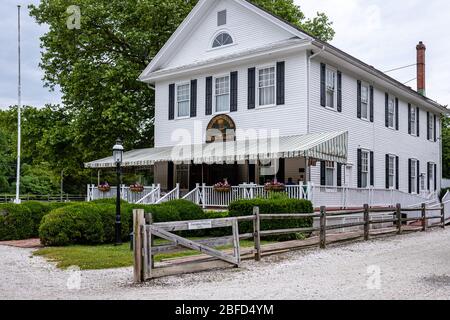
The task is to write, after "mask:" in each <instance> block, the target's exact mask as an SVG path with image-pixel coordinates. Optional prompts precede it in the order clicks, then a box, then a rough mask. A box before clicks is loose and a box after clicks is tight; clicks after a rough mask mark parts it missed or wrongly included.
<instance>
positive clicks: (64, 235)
mask: <svg viewBox="0 0 450 320" xmlns="http://www.w3.org/2000/svg"><path fill="white" fill-rule="evenodd" d="M102 212H103V211H102V209H101V207H100V206H98V205H95V204H91V203H80V204H74V205H70V206H67V207H62V208H59V209H56V210H53V211H52V212H50V213H49V214H47V215H45V216H44V218H43V219H42V223H41V226H40V227H39V237H40V239H41V243H42V244H44V245H49V246H63V245H68V244H98V243H102V242H103V241H104V230H103V223H102V216H101V213H102Z"/></svg>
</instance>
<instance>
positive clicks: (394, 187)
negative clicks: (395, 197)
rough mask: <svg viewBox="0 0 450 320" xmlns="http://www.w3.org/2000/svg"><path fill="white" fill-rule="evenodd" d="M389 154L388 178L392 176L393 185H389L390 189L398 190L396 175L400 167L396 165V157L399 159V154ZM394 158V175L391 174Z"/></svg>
mask: <svg viewBox="0 0 450 320" xmlns="http://www.w3.org/2000/svg"><path fill="white" fill-rule="evenodd" d="M388 156H389V161H388V164H389V168H388V171H389V174H388V178H390V177H392V186H389V190H396V181H395V177H396V172H397V170H398V168H397V167H396V159H397V155H395V154H388ZM391 160H392V166H393V167H392V175H391V167H390V164H391V163H390V161H391Z"/></svg>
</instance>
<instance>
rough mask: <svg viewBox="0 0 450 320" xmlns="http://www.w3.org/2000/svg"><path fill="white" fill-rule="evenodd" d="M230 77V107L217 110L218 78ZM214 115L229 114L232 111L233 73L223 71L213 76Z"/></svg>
mask: <svg viewBox="0 0 450 320" xmlns="http://www.w3.org/2000/svg"><path fill="white" fill-rule="evenodd" d="M226 77H227V78H228V96H229V99H228V109H227V110H224V111H217V95H216V79H219V78H226ZM212 89H213V105H212V107H213V115H219V114H228V113H231V75H230V73H223V74H218V75H215V76H213V88H212Z"/></svg>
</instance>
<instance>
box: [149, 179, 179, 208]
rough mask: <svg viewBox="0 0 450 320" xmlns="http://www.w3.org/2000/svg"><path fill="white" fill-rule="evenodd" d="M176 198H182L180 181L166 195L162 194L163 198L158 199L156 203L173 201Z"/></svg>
mask: <svg viewBox="0 0 450 320" xmlns="http://www.w3.org/2000/svg"><path fill="white" fill-rule="evenodd" d="M176 199H180V184H178V183H177V185H176V187H175V189H173V190H172V191H169V192H168V193H166V194H165V195H164V196H162V197H161V198H159V199H158V200H156V201H155V202H154V203H155V204H159V203H163V202H167V201H172V200H176Z"/></svg>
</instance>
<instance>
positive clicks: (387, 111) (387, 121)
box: [384, 93, 389, 128]
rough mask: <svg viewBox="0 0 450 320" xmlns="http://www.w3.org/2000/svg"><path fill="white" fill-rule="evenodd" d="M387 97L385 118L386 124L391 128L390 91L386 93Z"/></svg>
mask: <svg viewBox="0 0 450 320" xmlns="http://www.w3.org/2000/svg"><path fill="white" fill-rule="evenodd" d="M385 98H386V104H385V115H384V118H385V125H386V127H388V128H389V94H388V93H386V95H385Z"/></svg>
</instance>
